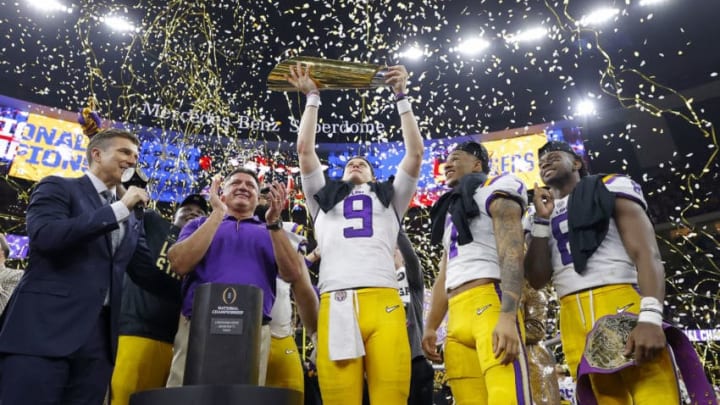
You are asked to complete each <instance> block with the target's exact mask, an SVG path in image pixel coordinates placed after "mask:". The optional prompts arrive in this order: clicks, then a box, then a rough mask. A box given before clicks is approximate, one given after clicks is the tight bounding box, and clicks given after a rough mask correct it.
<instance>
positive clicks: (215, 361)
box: [130, 284, 303, 405]
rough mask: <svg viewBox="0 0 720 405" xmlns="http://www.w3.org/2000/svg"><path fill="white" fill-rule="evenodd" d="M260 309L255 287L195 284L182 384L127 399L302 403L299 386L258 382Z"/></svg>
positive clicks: (160, 403)
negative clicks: (291, 388) (279, 385)
mask: <svg viewBox="0 0 720 405" xmlns="http://www.w3.org/2000/svg"><path fill="white" fill-rule="evenodd" d="M262 315H263V292H262V290H260V289H259V288H257V287H252V286H247V285H234V284H203V285H201V286H199V287H198V288H197V289H196V290H195V298H194V301H193V316H192V322H191V323H190V336H189V338H188V355H187V362H186V364H185V376H184V381H183V386H182V387H174V388H161V389H155V390H150V391H143V392H138V393H135V394H133V395H132V396H131V397H130V405H165V404H173V405H206V404H213V405H214V404H222V405H245V404H261V403H266V404H277V405H301V404H302V403H303V396H302V395H301V393H300V392H298V391H293V390H289V389H283V388H269V387H260V386H258V365H259V360H260V334H261V331H260V328H261V327H262Z"/></svg>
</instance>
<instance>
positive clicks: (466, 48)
mask: <svg viewBox="0 0 720 405" xmlns="http://www.w3.org/2000/svg"><path fill="white" fill-rule="evenodd" d="M489 46H490V42H488V41H486V40H484V39H482V38H480V37H477V38H470V39H465V40H463V41H462V42H460V44H459V45H458V46H457V47H456V48H455V50H456V51H458V52H460V53H462V54H463V55H468V56H471V55H477V54H479V53H480V52H482V51H484V50H485V49H487V48H488V47H489Z"/></svg>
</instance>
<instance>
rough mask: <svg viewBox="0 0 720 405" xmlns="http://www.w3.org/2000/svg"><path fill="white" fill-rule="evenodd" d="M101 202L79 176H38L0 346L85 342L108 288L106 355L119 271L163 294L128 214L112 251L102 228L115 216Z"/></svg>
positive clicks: (41, 350) (52, 348)
mask: <svg viewBox="0 0 720 405" xmlns="http://www.w3.org/2000/svg"><path fill="white" fill-rule="evenodd" d="M103 204H104V203H103V201H102V200H101V197H100V196H99V195H98V192H97V191H96V190H95V187H94V186H93V184H92V182H91V181H90V179H89V178H88V177H87V176H83V177H80V178H75V179H67V178H61V177H55V176H49V177H46V178H44V179H43V180H41V181H40V182H39V183H38V185H37V186H36V188H35V190H34V191H33V193H32V195H31V197H30V204H29V206H28V210H27V231H28V236H29V237H30V254H29V262H28V268H27V270H26V273H25V275H24V276H23V278H22V280H21V281H20V283H19V284H18V286H17V288H16V290H15V293H14V294H13V296H12V298H11V299H10V302H9V303H8V307H7V309H6V311H5V313H4V314H3V319H2V328H1V329H0V353H17V354H27V355H35V356H44V357H65V356H68V355H70V354H72V353H73V352H75V351H76V350H77V349H79V348H80V347H81V346H82V345H83V344H84V343H86V342H87V340H88V338H89V336H90V333H91V332H92V331H93V328H94V327H95V326H96V324H97V322H98V317H99V316H100V311H101V310H102V308H103V304H104V301H105V297H106V294H108V289H109V290H110V291H109V297H110V319H111V322H110V337H111V338H110V342H109V345H110V347H111V350H112V360H113V361H114V359H115V353H116V349H117V335H118V319H119V313H120V297H121V291H122V278H123V273H124V272H125V270H126V269H132V271H130V270H129V274H130V276H131V277H132V278H133V279H134V280H135V281H136V282H137V283H138V284H140V285H143V286H146V287H148V288H149V289H150V290H152V291H155V292H157V293H159V294H164V292H163V291H162V290H161V289H158V288H159V287H158V285H159V284H157V283H158V277H165V276H164V275H163V274H161V273H160V272H158V271H157V270H155V269H154V267H155V266H154V258H153V257H152V255H151V253H150V251H149V249H148V247H147V244H146V243H145V236H144V230H143V226H142V222H141V220H138V219H137V218H135V215H132V213H131V215H130V217H129V218H128V219H127V221H126V222H125V235H124V238H123V240H122V241H121V242H120V245H119V246H118V247H117V249H116V252H115V254H113V253H112V246H111V236H110V233H111V231H112V230H114V229H117V228H118V222H117V221H116V219H115V214H114V213H113V210H112V207H111V206H109V205H103ZM169 294H172V292H169Z"/></svg>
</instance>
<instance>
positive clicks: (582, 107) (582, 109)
mask: <svg viewBox="0 0 720 405" xmlns="http://www.w3.org/2000/svg"><path fill="white" fill-rule="evenodd" d="M575 113H576V114H577V115H579V116H581V117H587V116H590V115H595V103H594V102H593V101H592V100H583V101H581V102H579V103H578V104H577V106H576V107H575Z"/></svg>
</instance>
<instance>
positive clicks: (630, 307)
mask: <svg viewBox="0 0 720 405" xmlns="http://www.w3.org/2000/svg"><path fill="white" fill-rule="evenodd" d="M622 311H627V312H630V313H635V314H637V313H638V312H639V311H640V294H638V292H637V290H635V288H634V287H633V286H632V285H630V284H615V285H609V286H604V287H599V288H594V289H591V290H586V291H582V292H580V293H577V294H569V295H566V296H564V297H562V298H560V339H561V341H562V347H563V353H564V354H565V360H566V361H567V364H568V367H569V368H570V374H571V375H572V377H573V379H575V380H577V368H578V365H579V364H580V360H581V359H582V355H583V352H584V350H585V337H586V336H587V334H588V333H590V331H591V330H592V328H593V325H594V324H595V321H597V320H598V319H600V318H602V317H603V316H605V315H617V314H618V313H619V312H622ZM590 382H591V384H592V388H593V392H594V393H595V396H596V397H597V400H598V403H599V404H603V405H605V404H607V405H621V404H649V405H657V404H662V403H669V402H673V401H675V399H676V398H680V397H679V394H678V383H677V377H676V376H675V370H674V366H673V363H672V361H671V359H670V352H669V351H668V350H667V349H665V350H664V351H663V352H662V354H660V355H659V356H658V357H657V358H655V359H654V360H653V361H652V362H650V363H646V364H643V365H642V366H632V367H628V368H626V369H623V370H621V371H619V372H617V373H613V374H591V375H590Z"/></svg>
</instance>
